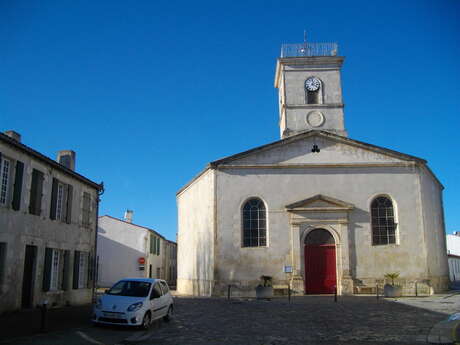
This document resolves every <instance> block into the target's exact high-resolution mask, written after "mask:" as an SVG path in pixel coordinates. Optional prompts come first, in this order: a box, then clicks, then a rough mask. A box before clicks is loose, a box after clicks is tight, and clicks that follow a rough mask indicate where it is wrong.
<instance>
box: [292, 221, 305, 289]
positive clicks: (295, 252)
mask: <svg viewBox="0 0 460 345" xmlns="http://www.w3.org/2000/svg"><path fill="white" fill-rule="evenodd" d="M291 253H292V276H291V280H290V282H289V285H290V288H291V290H292V293H293V294H294V295H303V293H304V282H303V277H302V275H301V274H300V267H301V265H300V224H297V223H291Z"/></svg>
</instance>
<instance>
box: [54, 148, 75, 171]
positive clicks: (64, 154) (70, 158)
mask: <svg viewBox="0 0 460 345" xmlns="http://www.w3.org/2000/svg"><path fill="white" fill-rule="evenodd" d="M75 156H76V153H75V151H72V150H62V151H59V152H58V155H57V159H56V160H57V161H58V163H60V164H62V165H63V166H65V167H66V168H69V169H70V170H75Z"/></svg>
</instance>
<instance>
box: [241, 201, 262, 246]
mask: <svg viewBox="0 0 460 345" xmlns="http://www.w3.org/2000/svg"><path fill="white" fill-rule="evenodd" d="M266 230H267V222H266V212H265V205H264V203H263V202H262V200H260V199H257V198H253V199H250V200H248V201H247V202H246V203H245V204H244V206H243V247H263V246H266V245H267V238H266Z"/></svg>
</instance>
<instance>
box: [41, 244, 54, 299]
mask: <svg viewBox="0 0 460 345" xmlns="http://www.w3.org/2000/svg"><path fill="white" fill-rule="evenodd" d="M52 259H53V249H52V248H45V271H44V272H43V291H49V290H50V285H51V264H52V262H51V261H52Z"/></svg>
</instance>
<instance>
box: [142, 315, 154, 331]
mask: <svg viewBox="0 0 460 345" xmlns="http://www.w3.org/2000/svg"><path fill="white" fill-rule="evenodd" d="M151 323H152V317H151V316H150V312H149V311H148V312H146V313H145V315H144V318H143V319H142V325H141V327H142V328H143V329H149V327H150V324H151Z"/></svg>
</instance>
